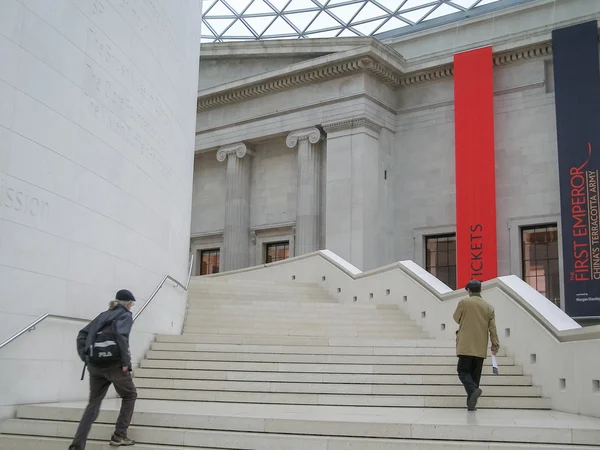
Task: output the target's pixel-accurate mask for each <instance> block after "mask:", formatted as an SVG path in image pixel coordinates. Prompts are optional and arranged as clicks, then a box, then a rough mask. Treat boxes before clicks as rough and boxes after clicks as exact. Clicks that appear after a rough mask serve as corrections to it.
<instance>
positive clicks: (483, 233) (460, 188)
mask: <svg viewBox="0 0 600 450" xmlns="http://www.w3.org/2000/svg"><path fill="white" fill-rule="evenodd" d="M492 64H493V62H492V48H491V47H485V48H481V49H478V50H473V51H469V52H465V53H459V54H456V55H454V114H455V118H454V126H455V155H456V265H457V277H458V279H457V283H458V287H459V288H461V287H463V286H465V285H466V284H467V283H468V282H469V280H471V279H477V280H479V281H486V280H489V279H492V278H495V277H497V276H498V259H497V247H496V177H495V164H494V86H493V73H492V70H493V65H492Z"/></svg>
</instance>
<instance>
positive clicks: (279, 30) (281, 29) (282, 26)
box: [265, 16, 298, 36]
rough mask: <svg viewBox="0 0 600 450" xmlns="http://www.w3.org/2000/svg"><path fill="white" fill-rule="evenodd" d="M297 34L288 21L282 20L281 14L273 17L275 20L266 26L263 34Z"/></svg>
mask: <svg viewBox="0 0 600 450" xmlns="http://www.w3.org/2000/svg"><path fill="white" fill-rule="evenodd" d="M297 34H298V33H297V32H296V30H294V29H293V28H292V27H291V26H290V24H289V23H287V22H286V21H285V20H283V19H282V18H281V16H279V17H278V18H277V19H275V22H273V24H272V25H271V26H270V27H269V28H267V31H265V36H280V35H284V36H286V35H294V36H296V35H297Z"/></svg>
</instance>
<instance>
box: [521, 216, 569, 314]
mask: <svg viewBox="0 0 600 450" xmlns="http://www.w3.org/2000/svg"><path fill="white" fill-rule="evenodd" d="M521 257H522V261H521V267H522V270H523V280H525V282H526V283H527V284H529V285H530V286H531V287H533V288H534V289H536V290H537V291H538V292H539V293H540V294H543V295H545V296H546V297H548V298H549V299H550V301H552V302H553V303H554V304H555V305H556V306H558V307H560V278H559V272H558V227H557V225H556V224H555V223H552V224H546V225H536V226H532V227H522V228H521Z"/></svg>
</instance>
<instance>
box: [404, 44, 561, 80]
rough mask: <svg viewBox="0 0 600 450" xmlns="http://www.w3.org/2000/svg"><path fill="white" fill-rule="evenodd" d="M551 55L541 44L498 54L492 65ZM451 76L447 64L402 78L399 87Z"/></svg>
mask: <svg viewBox="0 0 600 450" xmlns="http://www.w3.org/2000/svg"><path fill="white" fill-rule="evenodd" d="M551 55H552V43H551V42H543V43H541V44H537V45H533V46H530V47H526V48H522V49H519V50H513V51H509V52H502V53H498V54H497V55H494V57H493V64H494V67H499V66H504V65H507V64H513V63H517V62H521V61H525V60H528V59H533V58H544V57H548V56H551ZM452 76H454V67H453V66H452V64H449V65H446V66H443V67H438V68H435V69H432V70H428V71H423V72H419V73H416V74H414V75H408V76H405V77H402V78H401V79H400V85H401V86H411V85H414V84H421V83H426V82H428V81H435V80H441V79H444V78H449V77H452Z"/></svg>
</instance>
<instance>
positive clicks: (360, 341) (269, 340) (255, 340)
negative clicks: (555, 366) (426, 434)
mask: <svg viewBox="0 0 600 450" xmlns="http://www.w3.org/2000/svg"><path fill="white" fill-rule="evenodd" d="M156 340H157V342H181V343H196V344H203V343H208V344H236V345H240V346H241V344H243V346H244V347H245V346H246V345H277V346H280V347H282V346H283V347H287V346H290V345H297V346H331V347H340V348H342V347H372V348H374V347H402V348H405V347H410V348H421V347H422V348H432V347H444V348H453V349H454V348H456V342H455V341H454V340H452V341H450V340H441V339H369V338H328V337H304V336H269V335H255V336H246V335H239V334H230V335H225V334H212V335H211V334H204V335H201V334H184V335H172V334H169V335H166V334H162V335H158V336H157V337H156ZM500 350H501V351H502V348H501V349H500ZM367 354H372V353H367Z"/></svg>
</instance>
